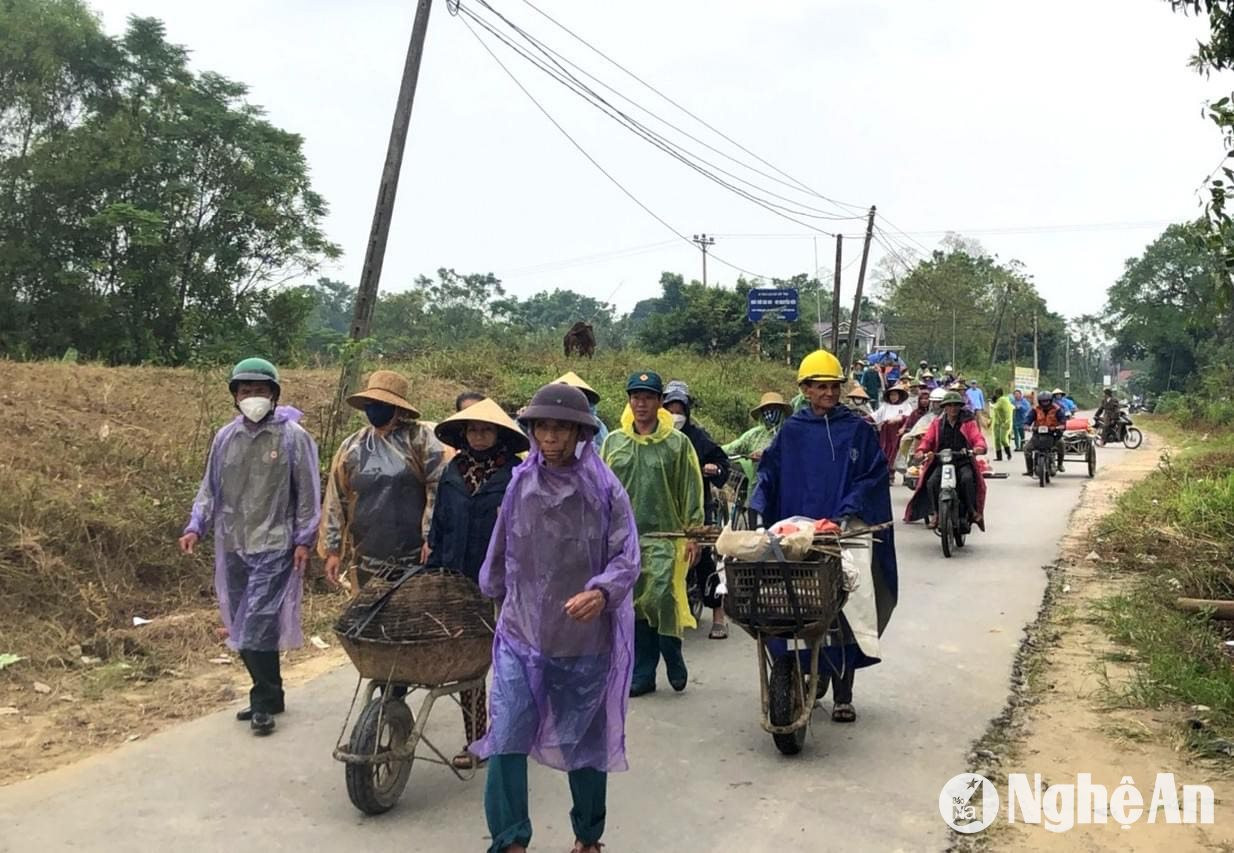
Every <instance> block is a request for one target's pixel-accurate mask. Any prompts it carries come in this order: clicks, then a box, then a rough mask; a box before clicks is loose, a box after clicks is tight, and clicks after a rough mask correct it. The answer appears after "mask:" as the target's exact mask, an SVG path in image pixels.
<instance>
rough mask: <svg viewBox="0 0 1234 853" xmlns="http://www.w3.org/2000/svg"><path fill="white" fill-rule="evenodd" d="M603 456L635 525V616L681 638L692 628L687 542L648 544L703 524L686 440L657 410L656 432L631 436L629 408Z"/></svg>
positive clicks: (699, 479) (694, 463)
mask: <svg viewBox="0 0 1234 853" xmlns="http://www.w3.org/2000/svg"><path fill="white" fill-rule="evenodd" d="M601 455H602V457H603V459H604V461H605V462H606V463H608V466H609V467H610V468H612V469H613V473H614V474H616V475H617V479H618V480H620V481H621V484H622V485H623V486H625V489H626V493H627V494H628V495H629V496H630V504H631V505H632V506H633V507H634V521H635V523H636V524H637V525H638V534H639V548H640V549H641V551H642V571H641V573H640V574H639V578H638V583H637V584H635V587H634V616H635V618H636V619H642V620H646V621H647V622H648V623H650V625H651V626H652V627H653V628H655V629H656V630H657V631H658V632H659V633H660V634H663V635H665V636H670V637H678V638H680V637H681V635H682V633H683V632H684V630H685V629H686V628H693V627H695V624H696V623H695V621H694V617H692V616H691V615H690V605H689V601H688V599H687V597H686V573H687V572H688V571H689V568H690V566H689V564H688V563H687V561H686V542H685V540H684V539H651V538H648V536H647V534H648V533H681V532H683V531H684V530H686V529H687V528H691V527H701V526H702V524H703V475H702V472H701V471H700V470H699V465H698V456H697V455H696V454H695V453H694V448H693V447H692V446H691V445H690V440H689V439H688V438H686V437H685V436H684V435H682V434H681V433H680V432H678V431H677V430H675V429H673V419H672V417H671V416H670V415H669V413H668V412H667V411H665V410H663V409H661V410H660V420H659V426H658V427H657V429H656V431H655V432H653V433H651V434H650V435H637V434H635V432H634V414H633V412H631V411H630V409H629V407H627V408H626V411H625V413H624V414H623V415H622V416H621V430H620V431H618V432H613V433H610V434H609V437H608V438H607V439H606V440H605V442H604V449H603V450H602V451H601Z"/></svg>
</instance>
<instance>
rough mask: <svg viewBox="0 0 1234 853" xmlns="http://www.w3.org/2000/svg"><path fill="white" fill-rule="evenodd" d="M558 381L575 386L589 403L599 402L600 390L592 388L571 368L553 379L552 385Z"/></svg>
mask: <svg viewBox="0 0 1234 853" xmlns="http://www.w3.org/2000/svg"><path fill="white" fill-rule="evenodd" d="M559 382H560V383H564V384H566V385H569V386H570V387H571V388H577V389H578V390H580V391H582V392H583V394H585V395H586V397H587V401H588V402H589V403H591V404H592V405H593V406H594V405H595V404H596V403H598V402H600V392H599V391H597V390H596V389H595V388H592V387H591V386H590V385H588V384H587V383H586V382H584V381H583V377H581V376H579V375H578V374H577V373H575V372H574V371H573V370H571V371H570V372H569V373H565V374H562V375H561V376H558V377H557V378H556V379H554V380H553V384H554V385H556V384H557V383H559Z"/></svg>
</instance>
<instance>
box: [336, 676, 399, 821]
mask: <svg viewBox="0 0 1234 853" xmlns="http://www.w3.org/2000/svg"><path fill="white" fill-rule="evenodd" d="M413 724H414V720H413V719H412V714H411V709H410V708H408V707H407V705H406V704H405V703H404V702H403V701H402V700H401V699H391V700H389V701H384V700H383V699H382V697H380V696H376V697H374V698H373V699H372V700H371V701H370V702H369V703H368V704H367V705H365V706H364V710H363V711H361V712H360V716H359V717H357V718H356V725H355V728H353V729H352V730H351V740H350V742H349V743H348V750H349V751H350V752H351V753H352V754H353V755H374V754H376V753H378V752H385V751H387V750H391V749H397V748H399V747H401V746H403V745H404V744H406V743H407V738H408V737H410V735H411V729H412V726H413ZM411 764H412V763H411V762H410V761H387V762H383V763H381V764H352V763H348V764H347V765H346V768H347V769H346V776H347V796H348V797H349V798H350V799H351V803H352V805H354V806H355V807H356V808H358V809H359V810H360V811H362V812H364V813H365V814H368V815H378V814H382V813H383V812H388V811H390V809H392V808H394V804H395V803H397V802H398V798H399V797H400V796H402V794H403V789H404V788H406V787H407V778H408V777H409V776H410V775H411Z"/></svg>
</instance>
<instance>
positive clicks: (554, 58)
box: [471, 0, 864, 221]
mask: <svg viewBox="0 0 1234 853" xmlns="http://www.w3.org/2000/svg"><path fill="white" fill-rule="evenodd" d="M477 2H478V3H479V4H480V5H481V6H483V7H484V8H485V9H488V10H489V11H490V12H492V13H493V14H494V15H496V16H497V17H498V18H500V19H501V20H502V21H503V22H504V23H505V24H506V26H508V27H509V28H510V29H512V30H514V31H515V32H516V33H518V34H519V35H520V36H522V37H523V38H524V39H525V40H526V41H527V42H528V43H529V44H531V45H532V46H533V47H535V48H536V49H537V50H538V51H540V53H542V54H544V56H545V57H546V58H548V59H549V61H550V62H552V63H553V64H554V65H556V66H557V67H558V69H560V71H561V73H562V74H565V75H567V76H568V77H569V78H570V79H571V80H572V81H573V82H574V83H575V84H576V85H577V86H579V87H580V88H582V89H584V90H586V91H587V92H588V93H589V94H590V95H592V96H593V97H594V98H596V99H598V100H601V101H602V102H604V103H605V104H606V105H607V106H610V107H612V105H611V104H608V102H607V101H605V100H604V99H603V98H601V97H600V96H599V95H598V94H597V93H596V92H595V91H594V90H592V89H590V88H589V87H587V86H586V85H585V84H583V83H582V82H581V81H579V80H578V78H577V77H575V76H574V75H573V74H571V73H570V72H568V71H566V70H565V68H564V67H563V66H562V63H565V65H569V66H570V67H571V68H573V69H575V70H576V71H578V72H579V73H580V74H582V75H583V76H584V77H587V78H588V79H590V80H592V81H594V82H595V83H597V84H599V85H600V86H603V87H604V88H605V89H607V90H608V91H609V92H612V93H613V94H614V95H616V96H617V97H618V98H621V99H622V100H623V101H625V102H626V103H628V104H630V105H631V106H633V107H634V108H635V109H637V110H639V111H640V112H642V113H644V114H646V115H648V116H650V117H651V118H653V119H655V120H656V121H657V122H659V123H661V124H663V125H665V126H666V127H669V128H672V129H673V130H675V131H677V132H678V133H680V134H681V135H682V136H684V137H686V138H687V139H690V140H692V141H694V142H697V143H698V144H699V145H702V146H703V147H704V148H706V149H708V150H709V151H713V152H715V153H716V154H719V155H720V156H721V157H723V158H725V159H726V160H729V161H731V162H733V163H736V164H737V165H739V166H741V167H742V168H743V169H747V170H749V171H750V172H753V173H754V174H756V175H759V176H761V177H763V178H766V179H768V180H770V181H773V182H775V183H778V184H781V185H783V186H786V187H789V188H791V189H793V190H796V191H797V192H802V191H801V190H800V189H799V188H798V187H797V186H796V185H794V184H791V183H789V182H787V181H784V180H781V179H780V178H777V177H776V176H775V175H772V174H770V173H768V172H764V171H762V170H761V169H757V168H755V167H753V166H751V165H750V164H748V163H746V162H745V161H744V160H741V159H739V158H737V157H734V156H733V155H731V154H729V153H728V152H726V151H723V150H722V149H720V148H717V147H716V146H714V145H712V144H710V143H709V142H707V141H706V140H704V139H700V138H699V137H697V136H695V135H694V134H692V133H690V132H689V131H688V130H685V129H684V128H682V127H681V126H680V125H677V124H674V123H673V122H671V121H669V120H668V119H666V118H664V117H663V116H661V115H659V114H657V113H655V112H653V111H651V110H649V109H648V108H647V107H644V106H643V105H642V104H640V103H638V102H637V101H635V100H634V99H633V98H631V97H629V96H627V95H625V94H623V93H622V92H621V91H619V90H618V89H617V88H616V87H614V86H612V85H610V84H609V83H606V82H605V81H604V80H602V79H600V78H599V77H597V76H596V75H594V74H592V73H591V72H589V71H588V70H587V69H585V68H583V67H582V66H580V65H579V64H578V63H576V62H574V61H572V60H571V59H569V58H568V57H567V56H565V55H564V54H562V53H561V52H559V51H557V50H554V49H553V48H552V47H550V46H549V45H548V44H547V43H546V42H544V41H543V40H541V39H538V38H536V37H535V36H534V35H532V34H531V33H529V32H528V31H527V30H525V29H523V28H522V27H520V26H519V25H518V24H516V23H514V22H513V21H512V20H510V18H509V17H507V16H506V15H504V14H502V13H501V12H499V11H497V10H496V9H494V8H493V6H492V5H491V4H490V3H489V2H488V0H477ZM537 11H539V10H537ZM471 14H472V15H473V18H474V13H471ZM613 109H616V108H615V107H613ZM619 112H620V111H619ZM621 115H622V116H623V117H625V118H628V119H629V120H630V121H635V120H634V119H632V118H630V117H629V116H626V115H625V113H621ZM638 125H639V127H641V128H643V129H645V130H647V131H648V132H650V133H653V134H655V135H656V136H657V137H658V138H660V139H662V140H665V141H666V142H668V144H671V145H673V146H674V147H675V148H678V149H680V150H682V151H685V149H684V148H683V147H682V146H680V145H678V144H677V143H673V142H671V140H667V138H666V137H664V136H663V135H662V134H659V133H656V132H655V131H651V130H650V129H649V128H646V126H645V125H642V123H641V122H638ZM691 156H694V157H696V158H697V159H698V160H699V161H700V162H703V163H706V164H707V165H708V166H711V167H712V168H713V169H716V170H717V171H719V172H720V173H721V174H725V175H728V176H729V177H731V178H733V179H734V180H737V181H741V182H742V183H744V184H746V185H747V186H751V187H754V188H756V189H758V190H760V191H761V192H764V193H766V194H767V195H769V196H772V197H773V198H778V199H780V200H781V201H786V202H789V203H791V204H795V205H799V206H800V207H803V208H805V210H807V211H810V212H811V213H804V212H800V211H798V212H797V215H799V216H811V214H813V216H812V218H818V219H828V220H833V221H845V220H859V219H863V218H864V216H851V215H841V216H837V215H835V214H833V213H830V212H828V211H825V210H822V209H821V208H817V207H812V206H810V205H807V204H804V203H803V202H801V201H798V200H797V199H793V198H790V197H788V196H784V195H780V194H778V193H776V192H773V191H772V190H769V189H767V188H766V187H762V186H760V185H758V184H755V183H753V182H751V181H748V180H746V179H744V178H742V177H740V176H738V175H734V174H733V173H732V172H728V171H725V170H724V169H722V168H721V167H719V166H717V165H716V164H714V163H710V162H708V161H706V160H703V159H702V158H701V157H698V156H697V155H691ZM807 194H809V193H807Z"/></svg>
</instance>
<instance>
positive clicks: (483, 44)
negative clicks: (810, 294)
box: [460, 18, 769, 278]
mask: <svg viewBox="0 0 1234 853" xmlns="http://www.w3.org/2000/svg"><path fill="white" fill-rule="evenodd" d="M460 20H462V22H463V26H465V27H467V31H468V32H470V33H471V34H472V36H474V37H475V39H476V41H478V42H479V43H480V46H481V47H483V48H484V50H485V52H487V53H488V55H489V56H491V57H492V58H493V61H494V62H496V63H497V65H498V66H499V67H500V68H501V70H502V71H504V72H505V73H506V76H508V77H509V78H510V79H511V80H512V81H513V82H514V85H515V86H517V87H518V88H519V90H520V91H522V93H523V94H524V95H526V96H527V98H528V100H530V101H531V102H532V103H533V104H535V106H536V109H538V110H539V111H540V112H541V113H542V114H543V115H544V117H545V118H547V119H548V120H549V121H550V122H552V124H553V126H554V127H555V128H557V130H558V131H559V132H560V133H561V135H562V136H564V137H565V138H566V139H567V140H569V142H570V144H571V145H573V146H574V147H575V148H576V149H577V150H578V152H579V153H580V154H582V155H583V156H584V157H586V158H587V160H588V162H590V163H591V165H593V166H595V167H596V169H598V170H599V171H600V174H602V175H604V177H606V178H608V179H609V181H610V182H611V183H612V184H613V185H614V186H615V187H617V189H619V190H621V192H622V193H624V194H625V196H626V197H627V198H628V199H630V201H632V202H634V203H635V204H636V205H638V206H639V207H640V208H642V210H643V212H644V213H646V214H647V215H648V216H650V217H651V218H652V219H654V220H656V222H659V223H660V224H661V225H663V226H664V227H665V228H667V229H668V230H669V231H671V232H672V233H673V234H675V235H676V236H677V237H678V239H680V240H681V241H682V242H684V243H687V244H689V245H690V246H691V247H693V246H694V242H693V241H692V240H691V239H690V238H689V237H687V236H686V235H685V234H683V233H682V232H680V231H678V230H677V229H676V228H674V227H673V226H672V225H670V224H669V223H668V222H667V221H666V220H665V219H664V218H663V217H661V216H660V215H659V214H657V213H656V212H655V211H654V210H652V209H651V208H650V207H648V206H647V205H646V204H644V203H643V202H642V201H640V200H639V198H638V197H637V196H636V195H634V193H632V192H631V191H630V190H628V189H626V187H625V185H624V184H622V183H621V181H619V180H617V178H615V177H614V176H613V174H612V173H611V172H609V171H608V170H607V169H605V168H604V167H603V166H602V165H600V163H599V161H598V160H596V159H595V158H594V157H592V156H591V155H590V154H589V153H587V150H586V149H585V148H583V146H582V145H580V144H579V143H578V141H577V140H576V139H575V138H574V137H573V136H571V135H570V132H569V131H567V130H566V129H565V128H564V127H563V126H562V125H561V123H560V122H558V121H557V119H555V118H553V116H552V114H551V113H549V111H548V110H547V109H545V107H544V105H543V104H541V103H540V102H539V101H538V100H537V99H536V96H535V95H533V94H531V91H530V90H529V89H528V88H527V87H526V86H524V85H523V83H522V81H520V80H519V79H518V77H517V76H516V75H515V74H514V72H513V71H511V70H510V69H509V68H507V67H506V64H505V63H504V62H502V61H501V57H499V56H498V55H497V53H496V52H495V51H494V50H493V49H492V48H491V47H489V45H488V43H487V42H485V41H484V39H483V38H481V36H480V34H479V33H477V32H476V31H475V29H473V28H472V26H471V24H470V23H468V21H467V19H466V18H461V19H460ZM712 258H714V259H715V260H717V261H719V262H720V263H722V264H724V265H725V266H727V267H730V268H732V269H734V270H737V271H738V272H740V273H744V274H745V275H748V276H751V277H754V278H769V276H763V275H759V274H758V273H755V272H751V271H750V270H747V269H745V268H744V267H740V266H737V265H736V264H734V263H732V262H730V261H727V260H725V259H724V258H722V257H720V256H719V255H714V254H713V255H712Z"/></svg>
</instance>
